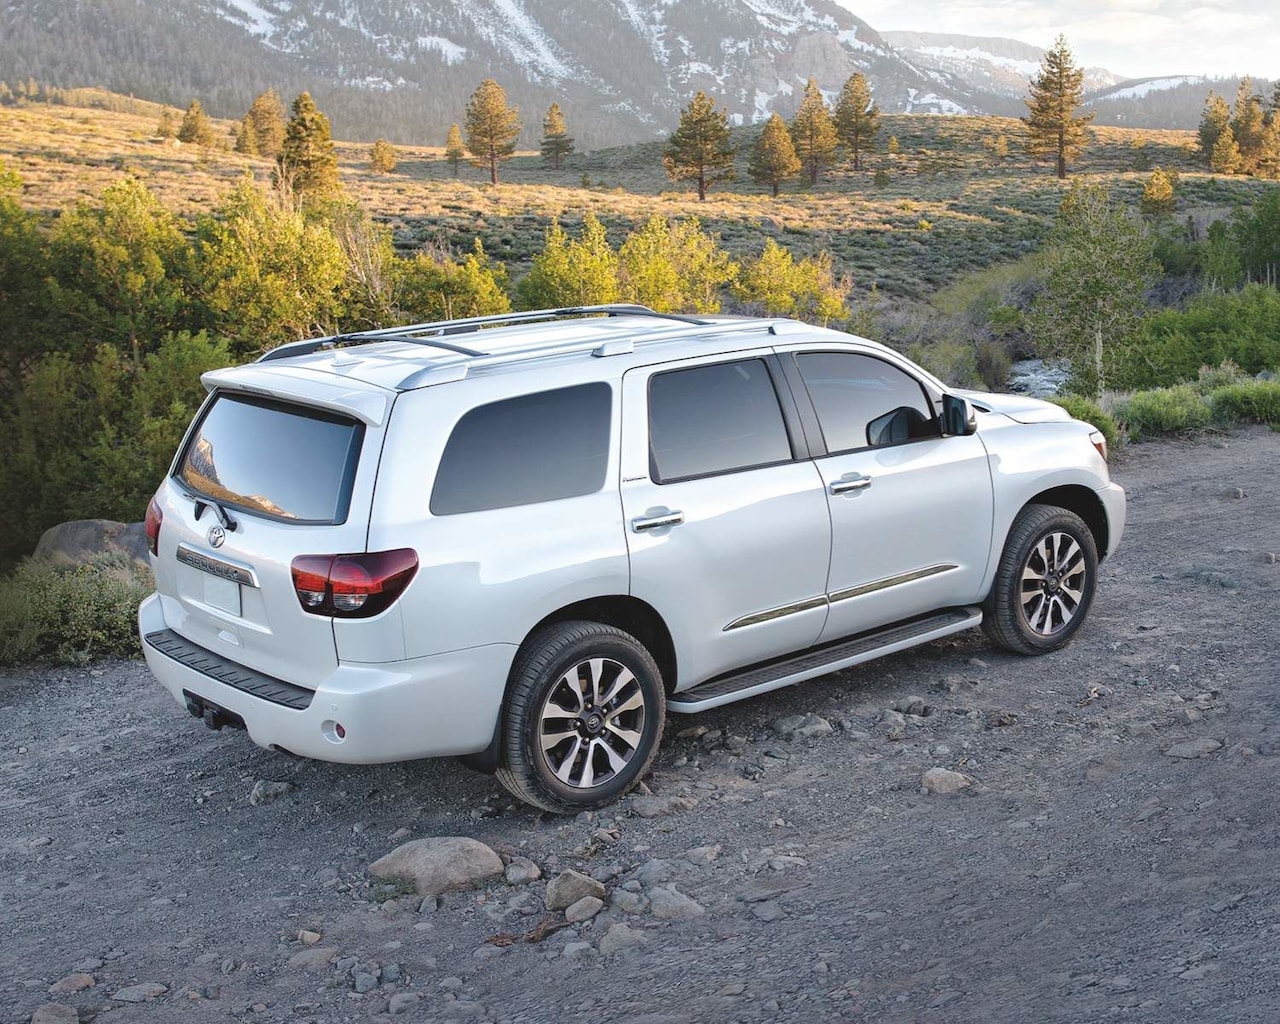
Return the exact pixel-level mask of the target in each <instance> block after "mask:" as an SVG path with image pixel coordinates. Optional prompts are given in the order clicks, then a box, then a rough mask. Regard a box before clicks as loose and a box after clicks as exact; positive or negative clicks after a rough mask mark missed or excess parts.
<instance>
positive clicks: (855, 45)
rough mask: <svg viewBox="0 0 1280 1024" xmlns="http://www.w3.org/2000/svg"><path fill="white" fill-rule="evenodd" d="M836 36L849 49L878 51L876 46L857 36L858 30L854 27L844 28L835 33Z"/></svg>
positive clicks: (868, 51) (869, 51)
mask: <svg viewBox="0 0 1280 1024" xmlns="http://www.w3.org/2000/svg"><path fill="white" fill-rule="evenodd" d="M837 38H838V39H839V40H840V42H841V43H843V44H844V45H845V46H846V47H848V48H849V49H850V50H865V51H866V52H867V53H879V52H880V50H879V48H878V47H875V46H872V45H871V44H870V43H868V42H866V41H865V40H863V39H859V38H858V30H857V29H856V28H850V29H845V30H844V31H843V32H839V33H837Z"/></svg>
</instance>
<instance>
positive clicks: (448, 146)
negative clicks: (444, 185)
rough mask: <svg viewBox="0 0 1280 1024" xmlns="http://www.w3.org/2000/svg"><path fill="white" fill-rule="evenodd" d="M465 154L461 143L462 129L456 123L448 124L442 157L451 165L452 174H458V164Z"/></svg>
mask: <svg viewBox="0 0 1280 1024" xmlns="http://www.w3.org/2000/svg"><path fill="white" fill-rule="evenodd" d="M466 155H467V150H466V147H465V146H463V144H462V129H460V128H459V127H458V126H457V125H456V124H451V125H450V126H449V137H448V138H446V139H445V140H444V158H445V159H446V160H448V161H449V163H450V164H451V165H452V166H453V176H454V177H455V178H456V177H457V176H458V164H460V163H461V162H462V159H463V157H465V156H466Z"/></svg>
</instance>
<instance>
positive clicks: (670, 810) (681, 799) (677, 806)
mask: <svg viewBox="0 0 1280 1024" xmlns="http://www.w3.org/2000/svg"><path fill="white" fill-rule="evenodd" d="M697 806H698V801H697V800H696V799H695V798H694V797H691V796H674V795H671V796H636V797H632V798H631V812H632V813H633V814H635V815H636V816H637V817H639V818H661V817H664V816H666V815H668V814H675V813H677V812H679V811H691V810H693V809H694V808H695V807H697Z"/></svg>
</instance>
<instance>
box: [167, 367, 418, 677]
mask: <svg viewBox="0 0 1280 1024" xmlns="http://www.w3.org/2000/svg"><path fill="white" fill-rule="evenodd" d="M327 376H328V375H324V374H319V373H316V372H314V371H304V370H290V369H289V368H286V367H280V366H274V367H271V369H270V370H269V371H268V370H265V369H264V368H261V367H253V366H250V367H242V368H239V369H234V370H224V371H218V372H217V373H215V374H208V375H206V377H205V383H206V385H208V386H210V387H211V388H212V393H211V394H210V396H209V398H208V400H207V401H206V403H205V405H204V406H203V407H202V409H201V411H200V413H199V414H198V416H197V417H196V420H195V422H194V423H193V424H192V428H191V430H190V431H189V432H188V435H187V438H186V440H185V441H184V442H183V446H182V448H181V449H180V450H179V452H178V455H177V458H176V459H175V460H174V465H173V469H172V471H171V473H170V475H169V476H168V477H167V478H166V480H165V481H164V483H163V485H162V486H161V488H160V490H159V492H158V493H157V495H156V503H157V505H158V506H159V508H160V511H161V513H162V516H163V519H162V522H161V526H160V537H159V553H158V555H157V556H156V558H155V560H154V561H155V568H156V589H157V591H158V592H159V594H160V595H161V599H162V602H163V606H164V613H165V620H166V622H167V624H168V626H169V628H170V629H172V630H174V631H175V632H177V633H178V634H180V635H181V636H183V637H185V638H187V639H188V640H190V641H191V642H193V643H196V644H199V645H200V646H201V647H204V648H206V649H208V650H210V651H213V652H215V653H217V654H220V655H222V656H223V657H226V658H229V659H230V660H232V661H234V662H236V663H238V664H241V665H245V666H248V667H250V668H253V669H256V670H258V671H259V672H263V673H265V674H267V675H270V676H274V677H276V678H278V679H283V680H286V681H288V682H291V683H295V684H297V685H300V686H305V687H307V688H309V689H314V688H315V687H316V686H317V685H318V684H319V683H320V682H321V681H322V680H323V679H324V678H325V677H327V676H328V675H329V674H330V673H332V672H333V670H334V669H335V668H336V667H337V664H338V656H337V651H336V647H335V642H334V633H333V619H332V618H331V617H329V616H327V615H321V614H314V613H312V612H307V611H305V610H304V609H303V607H302V604H301V602H300V600H299V597H298V594H297V591H296V590H295V587H294V580H293V576H292V572H291V565H292V563H293V560H294V559H295V558H297V557H298V556H303V555H321V554H326V555H334V554H347V553H360V552H363V551H364V550H365V544H366V540H367V536H368V526H369V507H370V504H371V499H372V494H373V484H374V478H375V476H376V473H377V467H378V458H379V453H380V452H381V448H382V438H383V432H384V428H385V421H386V419H387V416H388V414H389V411H390V408H391V400H392V397H393V396H392V395H391V394H390V393H388V392H386V391H384V390H383V389H380V388H377V387H375V386H372V385H361V384H360V383H359V382H355V381H351V380H349V379H346V380H344V379H339V378H333V377H331V376H328V379H326V377H327Z"/></svg>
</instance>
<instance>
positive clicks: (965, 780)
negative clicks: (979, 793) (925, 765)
mask: <svg viewBox="0 0 1280 1024" xmlns="http://www.w3.org/2000/svg"><path fill="white" fill-rule="evenodd" d="M920 785H921V786H923V787H924V788H925V790H927V791H928V792H930V793H959V792H960V790H962V789H967V788H968V787H969V786H971V785H973V779H971V778H970V777H969V776H968V775H965V774H964V773H963V772H953V771H951V770H950V769H949V768H930V769H929V770H928V771H927V772H925V773H924V775H922V776H921V777H920Z"/></svg>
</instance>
